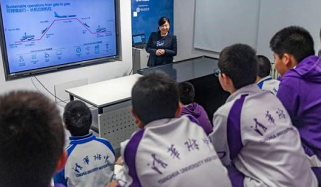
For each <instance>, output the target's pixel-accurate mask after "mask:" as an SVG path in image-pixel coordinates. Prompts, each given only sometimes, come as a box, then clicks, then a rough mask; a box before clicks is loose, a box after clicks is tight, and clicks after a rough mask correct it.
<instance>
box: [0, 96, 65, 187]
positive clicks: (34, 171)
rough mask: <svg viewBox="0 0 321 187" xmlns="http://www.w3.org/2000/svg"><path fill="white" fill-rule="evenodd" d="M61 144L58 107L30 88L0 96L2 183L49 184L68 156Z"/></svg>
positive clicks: (11, 186) (6, 186)
mask: <svg viewBox="0 0 321 187" xmlns="http://www.w3.org/2000/svg"><path fill="white" fill-rule="evenodd" d="M63 146H64V129H63V124H62V120H61V118H60V116H59V110H58V109H57V107H56V105H55V104H54V103H53V102H51V101H50V100H49V99H48V98H46V97H45V96H44V95H42V94H40V93H37V92H31V91H16V92H10V93H8V94H5V95H2V96H0V186H1V187H49V186H50V182H51V178H52V176H53V175H54V172H55V171H59V170H61V169H62V168H63V167H64V164H65V161H66V159H67V156H66V153H65V152H64V149H63ZM59 186H60V185H59Z"/></svg>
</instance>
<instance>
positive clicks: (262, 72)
mask: <svg viewBox="0 0 321 187" xmlns="http://www.w3.org/2000/svg"><path fill="white" fill-rule="evenodd" d="M257 59H258V64H259V66H258V67H259V69H258V73H257V75H258V76H259V77H260V78H264V77H266V76H269V75H270V73H271V62H270V60H269V59H268V58H266V56H264V55H257Z"/></svg>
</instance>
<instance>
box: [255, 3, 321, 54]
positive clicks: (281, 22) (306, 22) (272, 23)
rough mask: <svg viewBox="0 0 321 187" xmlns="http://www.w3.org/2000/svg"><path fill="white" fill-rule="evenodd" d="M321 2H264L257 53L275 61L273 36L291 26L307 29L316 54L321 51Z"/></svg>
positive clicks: (262, 4)
mask: <svg viewBox="0 0 321 187" xmlns="http://www.w3.org/2000/svg"><path fill="white" fill-rule="evenodd" d="M320 7H321V1H320V0H296V1H293V0H268V1H265V0H262V1H261V10H260V12H261V16H260V28H259V36H258V44H257V51H258V53H259V54H263V55H265V56H267V57H269V58H270V60H273V56H272V51H271V49H270V47H269V44H270V40H271V38H272V37H273V35H274V34H275V33H276V32H278V31H279V30H281V29H282V28H284V27H288V26H291V25H296V26H301V27H304V28H305V29H307V30H308V31H309V32H310V34H311V35H312V37H313V40H314V48H315V50H316V52H317V51H318V50H319V49H320V36H319V33H320V26H321V19H320Z"/></svg>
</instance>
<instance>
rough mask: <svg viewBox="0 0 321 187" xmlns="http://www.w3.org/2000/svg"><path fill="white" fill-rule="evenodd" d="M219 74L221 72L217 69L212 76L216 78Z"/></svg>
mask: <svg viewBox="0 0 321 187" xmlns="http://www.w3.org/2000/svg"><path fill="white" fill-rule="evenodd" d="M221 73H222V72H221V70H220V69H218V68H216V69H214V75H215V76H216V77H218V76H219V75H220V74H221Z"/></svg>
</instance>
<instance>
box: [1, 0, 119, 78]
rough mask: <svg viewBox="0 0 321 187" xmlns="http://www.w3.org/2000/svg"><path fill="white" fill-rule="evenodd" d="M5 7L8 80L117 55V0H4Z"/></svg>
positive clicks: (4, 49) (3, 22)
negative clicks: (20, 75)
mask: <svg viewBox="0 0 321 187" xmlns="http://www.w3.org/2000/svg"><path fill="white" fill-rule="evenodd" d="M0 6H1V31H0V32H1V36H2V46H1V48H2V56H3V61H4V65H5V71H6V75H7V78H8V77H9V79H10V77H11V76H13V77H14V76H15V75H19V74H26V75H28V74H30V73H31V74H33V73H35V74H37V73H38V72H44V71H46V70H48V71H50V70H53V71H54V70H57V68H58V67H66V66H72V65H75V64H78V65H79V64H82V63H87V64H88V63H89V62H92V63H98V62H99V61H101V60H103V61H105V62H106V60H107V59H108V58H115V57H116V56H117V55H118V52H117V38H116V7H115V0H77V1H75V0H73V1H63V2H62V1H56V0H14V1H12V0H1V4H0Z"/></svg>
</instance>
